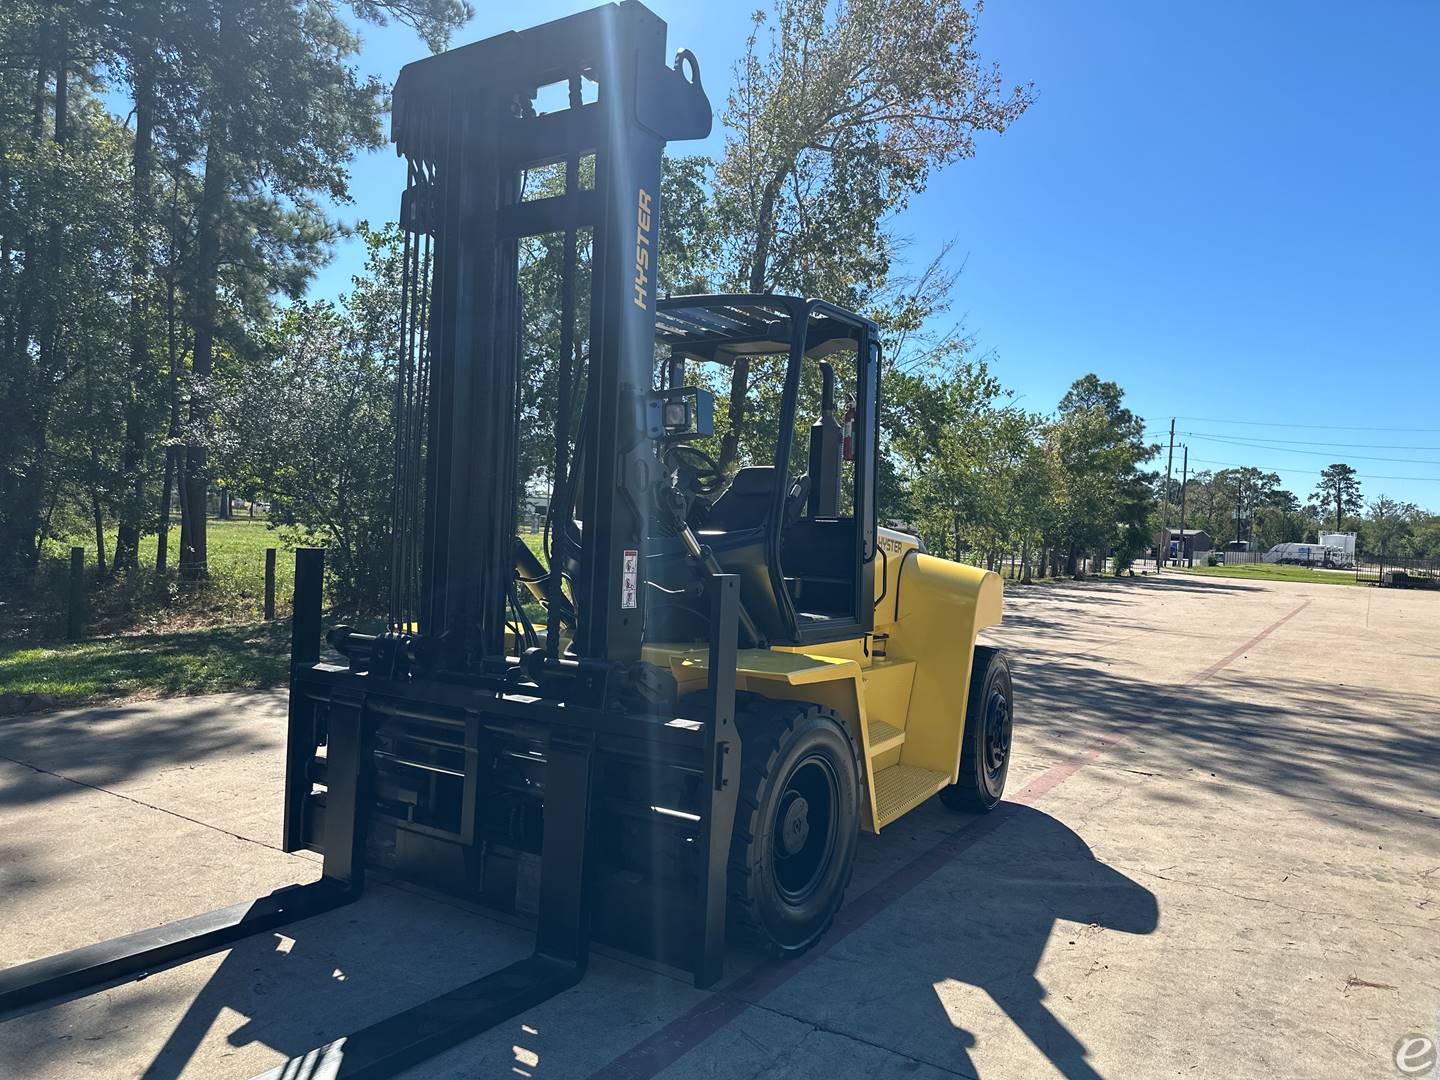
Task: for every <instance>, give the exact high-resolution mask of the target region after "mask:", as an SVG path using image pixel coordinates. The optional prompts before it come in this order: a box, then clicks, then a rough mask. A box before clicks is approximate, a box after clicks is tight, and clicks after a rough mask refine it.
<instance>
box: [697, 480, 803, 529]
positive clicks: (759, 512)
mask: <svg viewBox="0 0 1440 1080" xmlns="http://www.w3.org/2000/svg"><path fill="white" fill-rule="evenodd" d="M779 476H780V473H779V470H778V469H776V468H775V466H774V465H747V466H745V467H744V468H743V469H740V470H738V471H737V472H736V473H735V477H734V479H732V480H731V481H730V486H729V487H728V488H726V489H725V490H724V492H722V493H721V495H720V497H719V498H718V499H716V500H715V502H714V503H713V504H712V505H711V507H710V512H709V513H708V514H707V515H706V516H705V520H704V521H703V522H702V523H701V525H700V528H701V529H702V530H703V531H705V532H736V531H738V530H741V529H758V528H759V527H760V526H761V525H763V524H765V519H766V517H768V516H769V514H770V504H771V503H772V502H773V501H774V499H775V485H776V484H777V483H778V482H779ZM809 494H810V477H809V476H808V475H806V474H804V473H802V474H801V475H800V476H797V477H796V478H795V482H794V483H793V484H791V485H790V490H789V491H788V492H787V493H786V496H785V519H784V524H786V525H791V524H793V523H794V522H795V520H796V519H798V518H799V516H800V514H801V513H803V512H804V508H805V502H806V499H807V498H808V497H809Z"/></svg>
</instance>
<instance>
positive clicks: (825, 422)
mask: <svg viewBox="0 0 1440 1080" xmlns="http://www.w3.org/2000/svg"><path fill="white" fill-rule="evenodd" d="M876 336H877V335H876V330H875V325H874V324H873V323H872V322H870V321H869V320H867V319H863V318H861V317H860V316H857V315H854V314H852V313H850V312H848V311H844V310H843V309H841V308H838V307H835V306H833V305H831V304H827V303H823V302H820V301H814V300H802V299H799V298H795V297H777V296H754V295H723V296H680V297H673V298H671V299H668V300H662V301H660V303H659V305H658V312H657V315H656V346H657V347H656V365H655V366H656V386H657V391H656V395H655V397H656V398H657V399H658V400H660V401H661V402H662V403H664V404H669V403H673V402H677V401H681V400H684V401H685V402H687V403H688V402H693V403H694V408H695V410H696V411H697V413H700V412H704V411H705V410H707V409H708V408H710V407H711V402H713V410H714V414H715V417H714V424H713V431H712V430H711V426H710V425H709V424H705V423H700V424H694V425H691V424H685V425H684V427H683V428H682V427H681V425H680V424H679V423H678V421H679V420H680V419H681V417H680V415H679V412H678V411H677V410H674V409H672V412H674V416H673V419H675V420H676V421H677V423H676V424H674V425H666V426H665V433H664V434H663V435H661V436H660V438H659V439H658V451H659V456H660V460H661V463H662V464H663V466H664V469H665V472H666V475H667V488H666V491H665V495H664V496H662V498H664V499H666V500H668V505H667V506H666V507H664V508H662V509H663V511H664V512H662V513H659V514H657V515H656V518H655V519H654V520H653V521H652V529H651V532H652V537H651V544H650V550H649V565H648V567H647V576H648V578H649V580H650V581H652V582H653V583H654V587H653V588H652V591H651V595H650V596H648V597H647V623H646V634H645V636H646V639H647V640H650V641H662V640H668V641H677V640H679V641H683V640H689V639H692V638H696V637H697V636H703V628H704V626H705V625H706V621H705V618H704V615H703V612H702V611H700V610H699V609H698V608H696V607H694V606H693V605H692V604H691V603H688V602H687V600H686V597H685V593H686V591H687V590H692V591H693V587H694V581H695V576H696V574H697V572H698V568H699V566H700V565H701V560H700V558H699V557H698V556H697V555H696V553H695V552H693V551H689V550H687V549H688V547H689V545H690V540H689V538H686V537H684V536H683V534H684V533H686V532H687V531H688V533H689V534H690V537H693V539H694V540H695V541H698V544H699V545H700V546H701V548H702V549H703V554H704V555H706V556H713V559H714V562H715V563H716V564H718V568H719V569H720V570H722V571H724V572H725V573H732V574H737V575H739V577H740V581H741V605H742V607H743V609H744V610H743V613H742V634H741V636H742V642H741V644H742V645H751V646H759V645H767V644H768V645H786V644H790V645H806V644H813V643H819V642H825V641H838V640H845V639H849V638H856V637H859V636H860V635H862V634H863V633H865V632H867V631H868V630H869V629H870V628H871V626H872V625H873V608H874V601H873V597H874V558H875V500H874V489H875V484H874V455H875V441H876V440H875V426H876V425H875V404H876V397H877V386H878V378H879V370H878V369H879V345H878V343H877V341H876ZM737 372H738V374H737ZM737 410H738V411H739V414H740V421H739V423H738V425H737V424H734V423H733V422H732V420H733V417H734V416H735V414H736V412H737ZM701 419H703V417H702V418H701ZM681 520H683V522H684V527H683V528H682V527H680V526H679V522H680V521H681ZM746 617H748V619H747V618H746ZM747 622H748V624H749V630H748V631H747V630H746V629H744V627H745V625H746V623H747ZM747 633H748V636H750V637H752V638H754V639H755V640H751V641H748V642H747V641H745V640H744V638H745V637H746V636H747Z"/></svg>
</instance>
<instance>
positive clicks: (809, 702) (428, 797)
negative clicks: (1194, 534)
mask: <svg viewBox="0 0 1440 1080" xmlns="http://www.w3.org/2000/svg"><path fill="white" fill-rule="evenodd" d="M710 125H711V111H710V105H709V102H708V100H707V99H706V96H705V93H704V90H703V88H702V86H701V82H700V72H699V65H698V63H697V62H696V60H695V58H694V57H693V56H692V55H691V54H690V53H688V52H685V51H682V52H681V53H679V54H678V55H677V57H676V58H675V60H674V63H673V64H667V63H665V24H664V23H663V22H661V21H660V20H659V19H658V18H656V17H655V16H654V15H653V14H652V13H651V12H649V11H648V10H647V9H646V8H645V7H643V6H642V5H641V4H639V3H638V2H636V0H625V2H624V3H620V4H611V5H606V6H604V7H600V8H596V9H594V10H591V11H586V12H582V13H580V14H577V15H574V16H570V17H568V18H565V19H561V20H558V21H556V22H552V23H548V24H546V25H543V26H539V27H536V28H533V29H530V30H526V31H523V32H519V33H507V34H502V35H499V36H497V37H494V38H490V39H487V40H485V41H481V42H478V43H476V44H473V45H469V46H465V47H463V48H459V49H455V50H452V51H450V52H447V53H444V54H441V55H438V56H435V57H431V58H429V59H425V60H421V61H419V62H417V63H414V64H411V65H409V66H408V67H406V68H405V69H404V70H403V71H402V72H401V74H400V79H399V82H398V83H397V85H396V88H395V95H394V113H393V137H394V140H395V143H396V146H397V149H398V151H399V153H400V154H401V155H402V156H403V157H404V159H405V161H406V163H407V174H408V183H407V186H406V189H405V191H404V194H403V196H402V199H401V210H400V223H401V226H402V228H403V229H404V231H405V238H406V246H405V258H404V278H403V282H402V293H403V302H402V308H403V310H402V311H401V312H400V320H399V340H398V341H397V342H396V343H395V356H396V363H397V379H396V403H395V458H394V469H395V493H394V500H393V521H392V523H391V525H392V534H393V544H394V546H393V552H392V567H391V570H392V574H391V584H390V590H389V592H390V595H389V597H388V605H389V615H388V619H387V624H386V626H385V627H384V628H383V629H381V630H380V631H379V632H377V633H369V634H367V633H359V632H357V631H355V630H353V629H351V628H349V627H344V626H339V627H334V628H332V629H331V630H330V632H329V634H328V635H326V640H327V641H328V642H329V645H330V647H331V650H332V651H331V652H330V653H328V654H327V655H325V656H322V647H321V641H322V627H321V587H322V578H323V562H322V556H321V553H320V552H318V551H314V550H302V551H300V552H298V553H297V560H296V576H295V611H294V629H293V639H292V675H291V682H290V706H289V732H288V745H287V758H286V779H285V794H284V801H285V807H284V809H285V823H284V836H283V841H284V847H285V849H286V850H287V851H295V850H299V849H308V850H311V851H315V852H318V853H320V854H321V855H322V856H323V859H324V864H323V876H322V877H321V879H320V880H319V881H317V882H314V883H312V884H307V885H296V886H291V887H288V888H286V889H281V890H278V891H277V892H275V893H273V894H271V895H270V896H267V897H263V898H261V899H259V900H256V901H253V902H247V903H242V904H237V905H234V906H233V907H230V908H225V909H222V910H220V911H215V912H210V913H207V914H204V915H199V916H195V917H192V918H189V919H184V920H181V921H180V922H178V923H172V924H169V925H166V926H162V927H157V928H155V929H152V930H147V931H143V932H141V933H138V934H132V935H129V936H127V937H124V938H118V939H115V940H113V941H107V942H102V943H100V944H98V945H93V946H88V947H86V948H83V949H78V950H74V951H72V952H69V953H65V954H61V955H58V956H53V957H49V958H47V959H44V960H39V961H35V962H33V963H29V964H25V965H21V966H18V967H15V968H11V969H8V970H5V971H0V1011H8V1010H12V1009H15V1008H21V1007H29V1006H33V1005H34V1004H36V1003H38V1002H43V1001H45V1000H47V999H49V998H52V997H55V996H57V995H61V994H68V993H74V992H76V991H82V990H86V989H90V988H94V987H98V986H100V985H103V984H105V983H109V982H114V981H117V980H120V979H123V978H126V977H131V976H134V975H137V974H143V973H146V972H149V971H152V970H155V969H156V968H158V967H162V966H165V965H168V964H174V963H180V962H183V961H185V960H188V959H191V958H193V957H195V956H198V955H201V954H203V953H205V952H209V951H213V950H215V949H217V948H222V947H224V946H225V945H227V944H229V943H230V942H233V941H235V940H236V939H238V938H241V937H244V936H246V935H249V934H253V933H257V932H261V931H265V930H269V929H273V928H274V927H276V926H280V925H283V924H285V923H287V922H291V921H293V920H296V919H300V918H305V917H309V916H313V915H317V914H320V913H323V912H325V911H328V910H331V909H334V908H336V907H338V906H340V905H343V904H346V903H350V902H352V901H354V900H356V899H357V898H358V897H359V896H360V895H361V894H362V890H363V884H364V875H365V872H366V870H367V869H374V870H377V871H382V872H385V873H388V874H392V875H396V876H399V877H403V878H405V879H408V880H413V881H417V882H421V883H424V884H426V885H428V886H431V887H434V888H438V889H443V890H448V891H450V892H453V893H456V894H459V895H461V896H464V897H467V898H469V899H472V900H476V901H480V902H483V903H487V904H493V905H496V906H498V907H501V908H504V909H507V910H511V911H516V912H519V913H521V914H525V915H529V916H531V917H533V919H534V921H535V925H536V943H535V949H534V952H533V954H532V955H531V956H530V957H528V958H527V959H525V960H523V961H520V962H518V963H516V964H514V965H512V966H510V967H508V968H505V969H503V970H501V971H498V972H494V973H491V974H488V975H483V976H481V977H480V978H478V979H476V980H475V981H474V982H472V983H469V984H467V985H465V986H462V987H459V988H456V989H453V990H450V991H448V992H446V993H443V994H441V995H440V996H439V997H436V998H435V999H433V1000H431V1001H429V1002H426V1003H425V1004H423V1005H419V1006H416V1007H415V1008H412V1009H409V1010H407V1011H405V1012H403V1013H400V1014H398V1015H397V1016H394V1017H391V1018H389V1019H387V1020H384V1021H381V1022H379V1023H377V1024H374V1025H371V1026H370V1027H367V1028H365V1029H363V1030H360V1031H357V1032H355V1033H353V1034H351V1035H348V1036H346V1037H345V1038H343V1039H340V1040H337V1041H335V1042H333V1043H331V1044H329V1045H327V1046H324V1047H320V1048H317V1049H316V1050H315V1051H313V1052H312V1053H310V1054H308V1055H305V1056H304V1057H303V1058H297V1059H295V1060H294V1061H292V1062H291V1063H290V1064H289V1065H287V1066H283V1067H281V1068H280V1069H277V1070H275V1071H274V1072H273V1073H272V1074H269V1075H272V1076H273V1077H276V1078H279V1077H286V1076H295V1075H305V1076H318V1075H325V1076H338V1077H380V1076H388V1075H391V1074H393V1073H395V1072H397V1071H399V1070H401V1069H403V1068H407V1067H409V1066H411V1065H414V1064H415V1063H416V1062H419V1061H423V1060H424V1059H426V1058H427V1057H429V1056H431V1055H433V1054H435V1053H437V1052H439V1051H440V1050H443V1049H445V1048H446V1047H449V1046H452V1045H454V1044H456V1043H458V1042H460V1041H462V1040H464V1039H466V1038H468V1037H470V1036H471V1035H474V1034H476V1033H477V1032H480V1031H483V1030H485V1029H486V1028H488V1027H490V1026H493V1025H494V1024H496V1023H499V1022H500V1021H502V1020H504V1019H505V1018H507V1017H510V1016H513V1015H515V1014H517V1013H519V1012H521V1011H523V1010H525V1009H527V1008H530V1007H532V1006H534V1005H535V1004H537V1003H539V1002H540V1001H543V1000H545V999H546V998H548V997H551V996H553V995H554V994H556V993H559V992H560V991H561V990H564V989H565V988H567V987H569V986H571V985H573V984H574V983H575V982H577V981H578V980H579V979H580V978H581V976H582V975H583V973H584V969H585V963H586V958H587V955H588V948H589V943H590V941H591V940H592V938H593V939H597V940H601V941H605V942H607V943H610V944H613V945H616V946H618V947H621V948H624V949H628V950H632V951H634V952H637V953H640V954H643V955H645V956H648V957H652V958H655V959H658V960H660V961H662V962H665V963H668V964H671V965H674V966H677V967H680V968H682V969H685V970H688V971H690V972H691V973H693V976H694V979H695V982H696V984H697V985H699V986H710V985H713V984H714V983H715V982H716V981H717V980H718V979H719V978H720V976H721V974H722V967H723V959H724V950H725V943H726V940H727V935H742V936H744V937H746V938H748V939H749V940H752V941H755V942H758V943H759V944H761V945H762V946H764V947H767V948H769V949H770V950H772V951H773V952H775V953H778V954H782V955H783V954H793V953H798V952H800V951H803V950H804V949H807V948H809V947H810V946H812V945H813V944H814V943H815V942H816V941H817V940H819V939H820V938H821V937H822V936H823V935H824V933H825V931H826V929H827V928H828V927H829V925H830V923H831V922H832V920H833V919H834V916H835V914H836V912H837V910H838V909H839V907H840V905H841V902H842V900H843V898H844V893H845V889H846V886H847V884H848V883H849V880H850V876H851V871H852V868H853V865H854V858H855V851H856V846H857V842H858V834H859V832H860V831H861V830H864V831H867V832H872V833H878V832H881V831H882V830H884V829H885V828H886V827H887V826H888V825H890V824H892V823H893V822H895V821H896V820H897V819H899V818H900V817H901V816H902V815H904V814H905V813H907V812H908V811H910V810H912V809H914V808H915V807H917V806H919V805H920V804H922V803H924V802H926V801H927V800H929V799H930V798H932V797H934V796H937V795H938V796H939V797H940V799H941V800H942V801H943V802H944V803H945V805H947V806H949V807H952V808H954V809H956V810H961V811H971V812H983V811H986V810H989V809H991V808H993V807H994V806H995V805H996V803H997V802H998V801H999V799H1000V797H1001V794H1002V792H1003V790H1004V786H1005V778H1006V771H1007V768H1008V764H1009V755H1010V742H1011V727H1012V719H1011V716H1012V714H1011V698H1012V689H1011V681H1010V675H1009V671H1008V668H1007V665H1006V661H1005V657H1004V655H1003V654H1002V653H1000V652H999V651H997V650H995V649H992V648H987V647H984V646H979V645H977V644H976V637H977V635H978V634H979V632H980V631H981V630H982V629H984V628H985V627H987V626H991V625H994V624H996V623H998V622H999V621H1000V618H1001V583H1000V579H999V578H998V577H997V576H996V575H995V574H992V573H988V572H985V571H982V570H979V569H976V568H974V567H970V566H963V565H959V564H956V563H951V562H947V561H945V560H942V559H938V558H935V557H933V556H931V555H928V554H926V553H925V550H924V546H923V544H921V543H920V541H919V540H918V539H917V538H916V537H914V536H911V535H907V534H905V533H902V532H897V531H894V530H890V529H885V528H880V527H879V526H878V525H877V521H876V505H875V467H876V455H877V453H878V445H877V443H878V440H877V433H878V427H879V424H878V406H879V400H880V368H881V345H880V341H879V340H878V333H877V328H876V326H875V324H874V323H872V322H870V321H869V320H867V319H865V318H863V317H861V316H859V315H856V314H854V313H852V312H849V311H846V310H844V309H842V308H840V307H837V306H835V305H833V304H829V303H826V302H824V301H820V300H813V299H803V298H799V297H787V296H774V295H707V296H676V297H667V298H661V297H659V296H657V294H656V266H657V258H658V256H657V250H658V244H657V237H658V235H659V231H660V230H661V229H663V227H664V220H663V212H664V207H663V206H662V204H661V200H660V178H661V154H662V152H663V149H664V145H665V143H666V142H667V141H669V140H682V139H696V138H703V137H704V136H706V135H707V134H708V133H709V130H710ZM538 175H548V176H549V177H550V181H551V182H550V183H549V184H548V185H547V184H535V183H532V182H531V181H532V179H533V178H534V177H536V176H538ZM537 237H544V238H548V241H549V242H550V245H551V246H550V247H549V248H548V249H547V250H549V251H551V252H552V253H558V257H557V258H555V259H553V260H552V262H553V263H554V264H555V273H554V274H553V275H551V277H550V278H547V279H545V280H546V282H547V284H546V286H545V287H544V288H541V289H537V288H536V287H535V285H534V280H535V279H534V278H533V276H532V277H527V276H526V270H525V267H526V266H527V265H530V264H527V259H528V258H529V255H530V253H533V251H534V250H535V249H534V247H533V244H534V242H535V238H537ZM737 368H743V371H744V375H745V377H744V378H743V379H736V378H735V377H734V376H735V372H736V370H737ZM536 387H539V388H541V389H540V391H539V392H535V388H536ZM735 387H738V388H742V389H743V390H744V391H745V393H744V395H743V396H737V394H735V393H732V392H731V390H732V388H735ZM537 402H538V403H539V404H538V405H537ZM742 409H743V410H744V417H748V418H749V419H748V420H744V418H743V417H742V415H741V411H740V410H742ZM717 412H718V413H721V414H722V415H721V416H720V417H719V418H718V419H719V420H723V421H726V422H728V423H729V424H730V425H732V426H739V425H741V424H742V423H748V424H749V427H748V428H747V429H746V430H747V431H748V432H749V433H750V434H749V436H748V437H747V438H745V439H743V440H740V442H739V443H737V444H735V445H734V446H733V447H732V449H733V450H735V451H736V452H735V453H734V454H733V455H732V454H726V453H724V452H723V451H722V449H721V446H720V442H719V439H718V438H717V436H716V428H717ZM537 431H540V432H543V434H544V440H543V442H544V445H545V446H546V448H547V451H546V454H545V458H546V460H545V462H544V466H545V467H544V470H543V471H544V472H545V473H546V475H547V480H548V487H549V498H548V500H547V502H546V509H545V527H544V529H543V533H542V535H541V536H540V537H539V538H538V539H536V538H531V539H530V540H527V539H525V538H523V537H521V536H520V535H518V534H517V522H518V520H519V518H520V515H521V513H522V510H524V509H525V508H526V507H527V505H533V503H534V496H533V490H532V487H533V480H534V473H535V470H534V465H533V462H534V454H533V453H531V454H529V455H528V456H527V455H526V454H523V453H522V452H521V448H522V445H525V446H530V447H532V448H533V446H534V444H535V437H536V432H537ZM756 431H763V432H765V433H766V437H765V438H757V437H755V435H754V433H755V432H756ZM732 456H733V457H734V460H733V461H731V460H727V458H730V457H732ZM525 462H529V463H530V464H528V465H527V464H522V463H525Z"/></svg>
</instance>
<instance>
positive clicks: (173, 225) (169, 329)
mask: <svg viewBox="0 0 1440 1080" xmlns="http://www.w3.org/2000/svg"><path fill="white" fill-rule="evenodd" d="M179 168H180V166H179V165H178V163H177V164H176V171H177V175H176V176H175V177H174V186H173V188H172V189H171V197H170V251H169V260H168V263H167V265H166V268H165V344H166V356H167V358H168V360H169V371H170V426H169V429H168V431H169V437H168V438H167V440H166V445H165V482H164V485H163V486H162V487H161V489H160V532H159V533H158V534H157V535H156V537H155V573H156V574H164V573H165V571H166V570H167V569H168V565H169V561H170V495H171V487H170V485H171V484H172V483H175V484H181V483H183V482H184V478H183V477H182V476H181V475H180V451H179V449H178V445H179V439H180V343H179V335H180V327H179V319H178V315H177V312H176V308H175V267H176V263H178V262H179V260H180V248H179V243H180V241H179V239H178V238H179V235H180V177H179V175H178V171H179ZM180 534H181V535H180V542H181V546H182V547H183V546H184V541H185V535H184V534H185V528H184V514H183V513H182V514H181V528H180Z"/></svg>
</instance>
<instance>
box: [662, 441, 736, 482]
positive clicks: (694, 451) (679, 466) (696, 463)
mask: <svg viewBox="0 0 1440 1080" xmlns="http://www.w3.org/2000/svg"><path fill="white" fill-rule="evenodd" d="M664 462H665V468H667V469H669V470H670V471H671V472H674V473H675V474H676V475H677V477H678V478H679V479H680V480H681V481H682V483H684V484H685V486H687V487H689V488H690V490H691V491H693V492H694V493H695V494H697V495H713V494H715V492H717V491H719V490H720V489H721V488H722V487H724V486H725V470H724V469H722V468H721V467H720V463H719V462H718V461H716V460H715V459H714V458H713V457H711V456H710V455H709V454H707V453H706V452H705V451H704V450H701V449H700V448H699V447H698V446H694V445H692V444H691V443H684V442H677V443H671V444H670V445H669V446H667V447H666V448H665V455H664Z"/></svg>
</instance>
